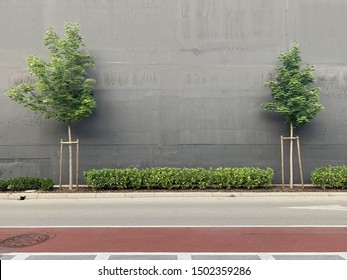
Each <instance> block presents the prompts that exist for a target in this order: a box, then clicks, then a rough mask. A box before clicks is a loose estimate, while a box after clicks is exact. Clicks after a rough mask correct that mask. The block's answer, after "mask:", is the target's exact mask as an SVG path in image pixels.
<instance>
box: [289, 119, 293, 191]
mask: <svg viewBox="0 0 347 280" xmlns="http://www.w3.org/2000/svg"><path fill="white" fill-rule="evenodd" d="M293 130H294V128H293V125H292V124H290V151H289V153H290V155H289V176H290V177H289V187H290V189H293Z"/></svg>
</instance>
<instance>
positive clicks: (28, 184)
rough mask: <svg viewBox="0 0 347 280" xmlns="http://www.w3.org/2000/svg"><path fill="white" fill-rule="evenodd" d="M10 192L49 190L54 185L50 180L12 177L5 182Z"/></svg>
mask: <svg viewBox="0 0 347 280" xmlns="http://www.w3.org/2000/svg"><path fill="white" fill-rule="evenodd" d="M7 185H8V187H9V189H10V190H11V191H25V190H50V189H52V188H53V186H54V183H53V180H52V179H50V178H34V177H14V178H10V179H8V180H7Z"/></svg>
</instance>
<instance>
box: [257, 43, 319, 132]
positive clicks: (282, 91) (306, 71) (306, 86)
mask: <svg viewBox="0 0 347 280" xmlns="http://www.w3.org/2000/svg"><path fill="white" fill-rule="evenodd" d="M279 60H280V62H281V63H282V65H280V66H278V67H277V71H278V75H277V77H276V80H275V81H267V82H266V83H265V84H266V86H267V87H268V88H270V90H271V94H272V97H273V98H274V99H275V101H274V102H265V103H263V104H262V105H261V106H262V107H263V108H264V109H265V110H268V111H274V112H278V113H281V114H282V115H283V116H284V118H285V121H286V123H288V124H291V125H292V126H293V127H294V128H295V127H298V126H301V125H304V124H307V123H309V122H310V121H311V120H312V119H313V118H314V117H315V116H316V114H317V113H318V112H320V111H321V110H323V106H322V105H321V104H320V102H319V93H320V88H318V87H315V88H311V87H310V86H311V84H312V83H313V82H314V81H315V80H314V77H313V71H314V67H313V66H312V65H306V66H305V67H304V68H301V57H300V46H299V45H298V44H294V45H293V47H292V48H291V49H289V50H288V51H287V52H283V53H281V54H280V56H279Z"/></svg>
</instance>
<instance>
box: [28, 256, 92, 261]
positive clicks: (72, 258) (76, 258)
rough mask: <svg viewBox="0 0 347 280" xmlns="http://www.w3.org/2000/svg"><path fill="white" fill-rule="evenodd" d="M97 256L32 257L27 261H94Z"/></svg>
mask: <svg viewBox="0 0 347 280" xmlns="http://www.w3.org/2000/svg"><path fill="white" fill-rule="evenodd" d="M95 257H96V255H32V256H29V257H27V258H26V260H94V259H95Z"/></svg>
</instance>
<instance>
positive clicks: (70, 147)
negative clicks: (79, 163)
mask: <svg viewBox="0 0 347 280" xmlns="http://www.w3.org/2000/svg"><path fill="white" fill-rule="evenodd" d="M67 132H68V137H69V140H68V141H69V190H72V146H71V141H72V140H71V121H68V124H67Z"/></svg>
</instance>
